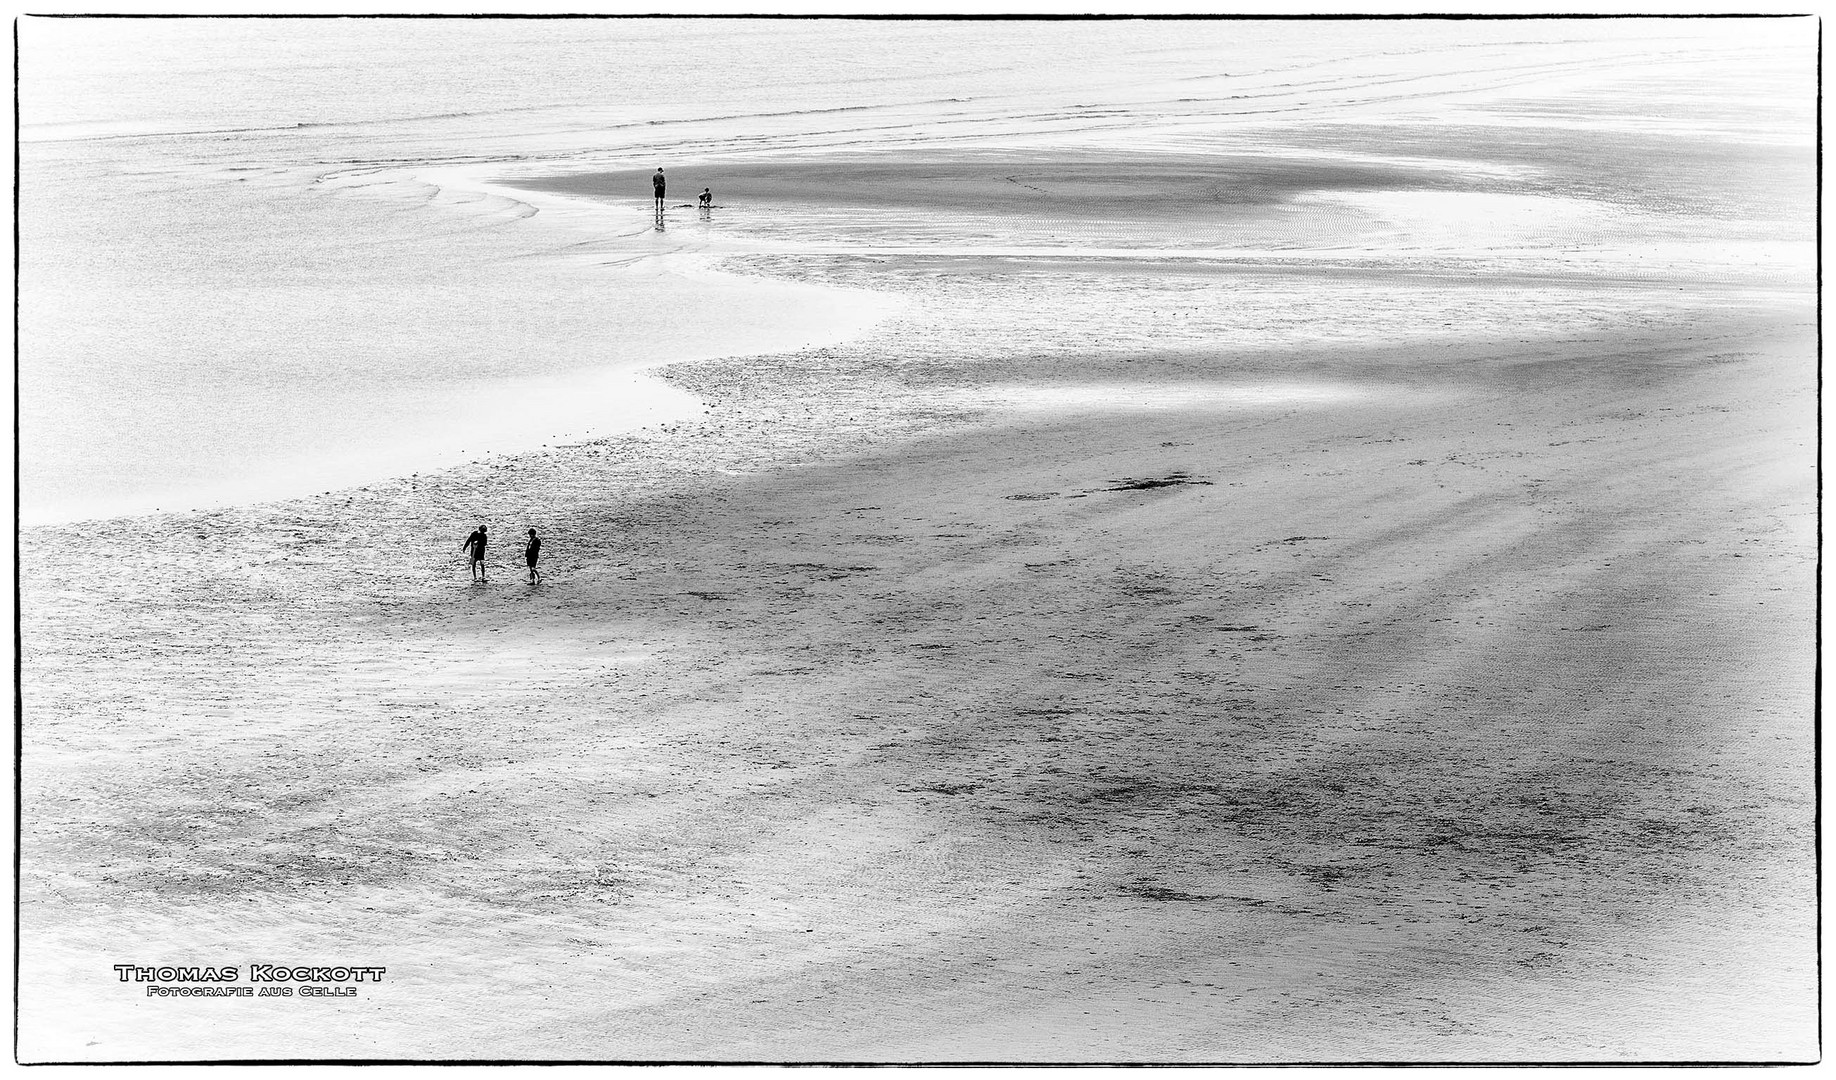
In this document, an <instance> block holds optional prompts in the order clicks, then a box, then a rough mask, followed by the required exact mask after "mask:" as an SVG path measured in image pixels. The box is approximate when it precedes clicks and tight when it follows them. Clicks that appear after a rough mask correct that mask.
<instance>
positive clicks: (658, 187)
mask: <svg viewBox="0 0 1836 1080" xmlns="http://www.w3.org/2000/svg"><path fill="white" fill-rule="evenodd" d="M650 189H651V190H652V191H654V192H656V194H657V213H659V214H661V213H662V212H663V167H662V166H661V165H659V166H657V171H656V173H655V175H653V176H651V178H650Z"/></svg>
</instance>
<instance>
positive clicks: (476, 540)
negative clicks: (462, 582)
mask: <svg viewBox="0 0 1836 1080" xmlns="http://www.w3.org/2000/svg"><path fill="white" fill-rule="evenodd" d="M459 547H460V549H461V550H463V551H464V552H465V553H466V554H467V555H468V556H470V557H471V562H472V580H473V581H483V580H484V579H485V565H484V553H485V527H484V526H483V525H480V526H478V528H476V529H474V530H472V535H470V536H468V537H466V538H465V543H463V544H460V545H459Z"/></svg>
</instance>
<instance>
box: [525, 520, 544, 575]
mask: <svg viewBox="0 0 1836 1080" xmlns="http://www.w3.org/2000/svg"><path fill="white" fill-rule="evenodd" d="M541 557H542V538H541V537H539V536H537V535H536V532H535V530H534V529H530V530H529V543H527V544H524V545H523V561H524V562H526V563H528V564H529V584H531V585H540V584H541V583H542V572H541V571H540V570H537V569H536V560H537V559H539V558H541Z"/></svg>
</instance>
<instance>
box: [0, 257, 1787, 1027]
mask: <svg viewBox="0 0 1836 1080" xmlns="http://www.w3.org/2000/svg"><path fill="white" fill-rule="evenodd" d="M742 265H745V264H744V263H742ZM803 266H804V268H803V272H804V273H805V274H809V275H811V276H813V277H816V278H819V279H823V280H826V281H829V282H831V283H837V284H861V283H863V282H864V281H866V280H868V279H872V280H874V281H876V282H878V283H879V284H881V285H882V286H885V285H886V284H887V283H888V280H889V279H888V278H887V277H886V276H885V275H886V274H887V272H888V271H887V270H886V268H885V266H884V265H882V264H881V263H880V262H879V261H878V260H876V259H874V258H870V257H863V258H859V259H847V258H838V259H831V260H827V261H822V260H816V261H815V262H806V263H805V264H803ZM750 267H751V269H753V270H755V271H761V272H762V271H774V272H778V271H782V270H783V269H784V267H783V265H782V264H781V261H778V260H774V259H771V258H760V259H757V260H753V261H752V263H751V264H750ZM1220 274H1222V275H1223V279H1224V280H1225V281H1227V283H1228V284H1230V285H1231V286H1232V287H1231V288H1230V289H1219V288H1211V287H1210V286H1211V285H1215V284H1216V283H1217V282H1218V281H1219V280H1220V277H1219V275H1220ZM1131 275H1132V276H1131ZM1366 276H1368V275H1366ZM1378 277H1379V278H1380V279H1382V280H1385V281H1388V280H1389V279H1388V278H1386V277H1384V276H1383V275H1378ZM1272 280H1274V281H1276V282H1277V283H1280V282H1286V283H1287V285H1286V286H1284V287H1289V288H1291V290H1292V292H1293V294H1294V295H1295V296H1296V297H1304V296H1311V297H1313V300H1312V302H1315V303H1326V302H1330V301H1331V300H1332V299H1333V298H1337V300H1339V301H1342V302H1346V303H1349V302H1351V300H1352V299H1355V298H1357V297H1359V296H1362V295H1364V293H1362V292H1360V291H1359V290H1360V289H1361V288H1363V284H1361V280H1362V279H1361V278H1360V274H1359V272H1357V271H1355V270H1349V269H1343V268H1341V269H1340V270H1339V271H1338V272H1337V277H1333V276H1331V275H1318V276H1313V277H1296V276H1295V275H1293V274H1289V275H1288V276H1287V277H1284V276H1283V275H1281V274H1277V275H1275V277H1274V278H1273V279H1272ZM1335 281H1337V282H1338V284H1334V282H1335ZM1195 282H1196V283H1197V284H1194V283H1195ZM897 284H898V285H899V287H900V288H902V289H904V290H905V292H906V294H907V296H908V299H911V301H912V306H911V308H910V309H909V310H908V311H907V312H906V313H905V314H903V315H901V316H899V317H897V318H895V319H893V320H891V321H890V322H888V323H887V324H884V325H882V326H881V327H880V328H879V329H878V330H877V331H876V332H875V333H873V334H872V335H870V336H868V337H866V338H863V339H861V340H858V341H856V342H853V343H849V344H846V345H840V346H835V347H832V348H827V349H821V350H812V351H805V352H800V353H794V354H787V355H778V356H769V357H754V358H729V359H726V360H719V361H707V362H701V363H697V364H693V365H683V366H678V367H675V368H669V369H665V374H666V376H667V377H668V378H669V379H670V380H671V381H672V382H674V383H675V384H676V385H678V386H680V387H682V388H684V389H687V390H689V391H690V392H692V393H694V394H696V395H698V396H699V397H701V398H702V399H703V400H704V401H705V402H706V403H707V406H708V411H707V412H706V413H705V414H704V415H703V417H702V419H700V420H698V421H695V422H692V423H685V424H681V425H676V426H672V427H670V428H667V429H660V430H652V431H647V432H642V433H637V434H632V435H625V436H619V437H616V438H612V439H607V440H602V441H596V442H590V443H584V444H580V445H574V446H567V447H558V448H553V449H550V450H548V451H545V452H543V453H539V454H533V455H524V456H519V457H514V458H507V459H498V460H494V461H491V462H487V463H481V464H478V465H475V466H471V467H466V468H460V469H455V470H452V471H449V472H444V473H440V474H434V475H426V476H421V477H416V478H411V479H404V480H399V481H391V482H385V483H378V484H373V485H370V486H368V487H366V488H362V489H357V490H353V491H348V492H341V493H337V494H335V495H333V496H327V497H322V498H319V499H314V500H304V501H298V502H292V503H281V504H271V505H267V506H259V507H247V508H240V509H235V510H226V511H221V512H210V513H202V514H194V515H174V516H168V517H163V518H157V519H141V520H133V521H120V522H112V523H98V524H86V525H79V526H70V527H64V528H56V529H41V530H33V531H30V532H28V533H27V534H26V535H25V536H24V538H23V545H24V546H23V550H22V565H23V566H24V567H26V571H25V575H24V582H23V585H24V590H25V592H24V602H23V608H22V610H23V611H24V612H25V613H26V622H25V626H24V638H23V643H24V662H25V670H26V673H27V674H26V679H25V683H24V695H25V707H26V710H27V715H28V716H29V717H32V718H34V723H33V724H31V725H30V726H29V727H28V729H27V733H26V743H25V753H26V759H25V760H26V770H25V774H24V794H25V799H26V805H27V806H28V807H30V808H31V809H32V811H33V812H32V813H31V815H30V816H29V818H28V820H27V828H26V832H25V836H24V844H25V846H24V858H25V860H26V865H27V866H28V867H29V868H31V871H32V872H31V873H29V874H28V875H27V877H26V879H25V881H24V896H23V901H22V903H23V906H22V920H23V922H24V925H25V927H26V928H27V930H28V933H27V935H26V937H25V939H24V942H23V952H22V974H23V978H24V980H25V985H26V986H27V987H28V988H30V990H31V992H30V993H29V994H27V995H26V996H24V997H23V999H22V1030H23V1031H24V1032H26V1039H25V1041H24V1042H23V1043H22V1056H23V1057H24V1058H26V1059H41V1058H42V1059H53V1060H119V1059H122V1058H131V1059H164V1058H174V1059H189V1058H222V1057H263V1058H269V1057H397V1056H406V1057H417V1058H429V1057H439V1058H449V1057H450V1058H516V1059H529V1058H557V1059H593V1060H716V1061H747V1060H760V1061H780V1060H791V1061H1014V1060H1019V1061H1159V1062H1180V1061H1193V1062H1269V1061H1311V1062H1325V1061H1369V1060H1388V1061H1437V1060H1467V1061H1471V1060H1495V1061H1552V1060H1553V1061H1615V1060H1645V1061H1651V1060H1804V1059H1806V1058H1807V1057H1810V1056H1814V1054H1815V1014H1814V1008H1815V996H1814V985H1815V984H1814V978H1815V972H1814V968H1813V966H1812V964H1813V958H1814V952H1813V949H1812V940H1813V938H1812V935H1813V932H1814V929H1813V911H1814V909H1813V906H1812V893H1811V889H1812V886H1813V862H1812V857H1811V854H1812V849H1811V844H1812V834H1811V816H1810V815H1811V800H1812V774H1811V767H1810V763H1811V754H1812V744H1811V727H1810V723H1809V718H1810V715H1811V709H1812V699H1811V689H1812V688H1811V682H1810V672H1811V670H1812V657H1811V649H1812V640H1813V637H1812V617H1813V613H1812V601H1813V596H1814V592H1813V588H1814V573H1815V546H1814V544H1815V520H1814V502H1813V492H1814V482H1815V477H1814V473H1813V470H1812V461H1813V457H1812V440H1813V438H1814V426H1813V425H1814V396H1813V394H1814V384H1815V371H1814V346H1813V336H1812V322H1811V320H1812V314H1811V311H1810V309H1809V306H1808V303H1807V300H1806V298H1803V297H1793V296H1790V295H1783V294H1777V293H1772V292H1762V291H1756V292H1754V293H1753V294H1752V295H1751V296H1746V297H1744V298H1743V297H1738V296H1737V297H1735V299H1734V300H1728V298H1727V297H1725V296H1724V297H1722V298H1721V299H1722V301H1723V302H1718V303H1713V304H1710V303H1703V302H1701V300H1700V295H1701V294H1700V293H1694V294H1692V296H1691V297H1687V298H1684V299H1672V300H1668V301H1665V300H1661V299H1660V298H1659V290H1657V289H1651V288H1641V289H1638V290H1635V291H1633V292H1628V291H1627V289H1626V287H1623V286H1616V285H1614V284H1611V283H1605V284H1603V283H1598V282H1596V283H1591V284H1585V285H1580V284H1572V283H1571V287H1572V288H1574V289H1576V290H1579V291H1581V292H1585V293H1586V294H1587V295H1590V296H1594V297H1595V298H1596V299H1597V301H1598V304H1599V305H1600V310H1599V311H1598V312H1594V313H1590V312H1589V311H1588V310H1587V309H1585V307H1584V306H1581V305H1577V304H1570V303H1562V304H1560V305H1553V302H1552V300H1551V297H1553V296H1555V292H1553V291H1550V290H1553V289H1554V286H1549V285H1547V284H1546V283H1545V286H1544V289H1545V291H1543V292H1540V293H1538V292H1535V291H1532V292H1531V293H1529V294H1528V297H1529V298H1528V299H1527V300H1526V301H1525V306H1526V310H1529V309H1532V308H1534V309H1542V308H1546V307H1549V306H1557V307H1559V308H1560V311H1561V315H1560V316H1559V318H1557V317H1556V316H1550V317H1551V318H1552V319H1556V320H1557V321H1556V322H1555V323H1552V324H1551V325H1550V326H1545V327H1534V326H1531V325H1529V324H1528V323H1525V324H1524V327H1523V331H1522V333H1521V334H1519V335H1516V336H1515V337H1512V338H1508V337H1507V335H1505V334H1501V333H1487V334H1473V333H1466V332H1461V333H1450V334H1448V335H1446V336H1444V337H1441V338H1438V339H1437V338H1422V339H1419V340H1416V341H1413V342H1404V343H1391V344H1385V343H1383V342H1382V341H1381V339H1380V338H1381V336H1380V335H1371V338H1372V340H1368V341H1367V343H1366V344H1364V345H1362V346H1357V345H1352V344H1345V343H1330V344H1313V345H1280V344H1275V345H1264V346H1260V347H1243V346H1233V345H1232V344H1231V343H1230V341H1229V337H1228V335H1227V334H1222V333H1220V327H1221V326H1224V325H1226V324H1227V323H1228V321H1229V318H1230V317H1231V316H1230V312H1232V311H1233V310H1235V309H1236V307H1237V305H1239V304H1240V303H1242V302H1243V298H1244V297H1246V296H1248V295H1250V294H1251V292H1252V283H1251V282H1250V281H1249V280H1248V275H1244V274H1243V273H1242V272H1241V271H1240V270H1233V269H1229V268H1226V269H1224V270H1218V269H1216V268H1214V269H1213V270H1211V271H1209V272H1207V273H1192V274H1184V275H1182V274H1179V273H1168V272H1166V268H1165V267H1164V266H1156V267H1147V268H1142V267H1136V268H1134V269H1133V270H1129V269H1127V268H1126V267H1123V268H1118V267H1115V266H1107V265H1106V266H1105V267H1104V268H1100V269H1093V270H1089V271H1088V272H1083V271H1080V272H1070V271H1068V270H1067V269H1066V268H1065V267H1064V266H1063V265H1056V264H1053V265H1046V266H1044V267H1040V266H1034V265H1031V264H1026V263H1024V262H1022V263H1014V262H1007V261H1001V260H993V261H988V260H983V261H976V260H946V261H944V262H939V263H933V264H927V263H926V262H925V261H924V260H913V261H912V262H910V263H908V264H905V265H904V266H903V267H902V268H901V269H900V270H899V271H898V280H897ZM1269 287H1270V288H1275V287H1276V286H1275V285H1270V286H1269ZM1448 289H1449V290H1451V291H1456V292H1457V289H1455V287H1454V286H1451V285H1450V286H1448ZM1156 290H1158V291H1156ZM1663 291H1665V292H1669V293H1672V294H1673V295H1674V289H1666V290H1663ZM1419 292H1421V293H1422V294H1423V295H1425V294H1426V290H1419ZM970 295H974V296H978V297H981V298H982V299H983V300H984V301H998V302H988V303H983V304H982V305H980V306H971V305H969V304H967V303H966V302H965V297H966V296H970ZM1515 295H1517V293H1515V292H1513V291H1512V288H1511V287H1510V286H1509V285H1508V284H1506V285H1505V286H1503V287H1501V290H1500V292H1499V294H1498V296H1499V297H1501V298H1499V299H1496V302H1495V306H1494V308H1493V309H1491V310H1490V311H1489V312H1488V317H1493V318H1501V317H1504V316H1505V315H1508V313H1509V310H1511V309H1510V302H1509V301H1507V300H1505V299H1502V297H1506V296H1515ZM1028 298H1030V299H1028ZM1131 298H1132V299H1131ZM1124 299H1127V300H1129V302H1130V303H1132V304H1134V305H1135V307H1134V308H1133V309H1132V311H1133V314H1129V313H1127V312H1128V311H1129V310H1131V309H1128V308H1125V307H1123V306H1121V305H1120V301H1122V300H1124ZM1736 301H1738V302H1736ZM1297 302H1300V301H1298V300H1297ZM1447 302H1449V303H1458V302H1460V301H1459V300H1458V297H1455V298H1454V299H1451V300H1448V301H1447ZM1661 304H1669V305H1671V306H1670V307H1669V308H1662V307H1660V305H1661ZM1416 309H1417V311H1418V313H1419V311H1420V310H1422V306H1421V305H1420V304H1417V305H1416ZM1371 310H1372V311H1373V312H1376V313H1377V314H1376V315H1374V316H1373V318H1376V317H1378V316H1379V315H1381V312H1380V311H1379V309H1377V308H1372V309H1371ZM1080 312H1081V313H1083V314H1082V315H1081V316H1080V314H1079V313H1080ZM1396 317H1397V318H1398V319H1405V318H1406V317H1407V315H1406V313H1400V314H1398V315H1397V316H1396ZM1641 322H1642V325H1641ZM1348 332H1349V331H1348ZM977 335H979V336H977ZM1104 335H1107V338H1105V337H1104ZM969 342H973V343H974V345H973V347H972V348H966V347H965V346H966V343H969ZM479 521H485V522H488V523H489V524H490V526H491V532H492V534H493V536H494V537H496V538H497V540H496V544H497V546H496V547H494V548H493V549H492V551H493V555H492V560H491V561H492V567H491V581H490V583H489V585H487V586H472V585H469V584H468V583H467V581H466V572H465V568H464V565H463V563H462V561H461V558H460V553H459V547H458V545H459V541H460V539H461V538H462V537H463V536H464V535H465V533H466V532H468V531H469V530H470V529H471V527H472V526H473V525H474V524H476V523H477V522H479ZM531 524H533V525H534V526H536V527H537V528H539V529H540V530H541V532H542V534H543V535H544V537H545V538H546V546H545V548H544V551H545V552H546V553H547V558H546V559H545V561H544V564H543V570H544V581H543V584H542V585H540V586H539V587H531V586H528V585H527V584H525V583H523V581H522V580H521V578H522V570H521V568H520V567H519V566H517V565H515V560H514V559H513V558H512V549H513V543H514V540H515V539H516V538H517V537H518V536H519V535H520V534H521V533H522V531H523V530H524V529H525V528H527V527H528V526H529V525H531ZM142 553H144V555H145V557H142ZM103 626H105V627H107V628H108V632H107V633H98V632H97V628H98V627H103ZM122 942H128V943H131V944H130V945H127V946H124V945H122V944H121V943H122ZM124 949H125V951H124ZM122 962H138V963H153V962H161V963H178V962H190V963H213V962H214V963H232V964H248V963H256V962H267V963H292V962H300V963H308V962H310V963H332V962H341V963H353V964H381V965H386V966H387V967H388V969H389V975H388V980H387V982H386V983H384V984H383V985H381V986H379V987H376V988H373V989H371V988H366V989H365V992H364V994H363V996H360V997H358V998H356V999H352V1000H338V1001H320V1002H314V1003H312V1007H313V1008H315V1009H316V1010H317V1013H315V1014H313V1015H314V1018H313V1019H312V1020H310V1021H302V1018H301V1010H302V1007H303V1006H304V1005H305V1004H306V1003H305V1002H301V1001H293V1002H278V1001H259V1000H258V1001H254V1002H247V1001H244V1002H231V1003H223V1002H199V1001H178V1000H148V999H146V998H144V997H141V996H138V995H139V994H140V993H141V991H140V988H138V987H135V986H124V985H122V984H120V983H118V982H117V981H116V979H115V975H114V973H113V971H112V970H111V969H110V965H111V964H114V963H122Z"/></svg>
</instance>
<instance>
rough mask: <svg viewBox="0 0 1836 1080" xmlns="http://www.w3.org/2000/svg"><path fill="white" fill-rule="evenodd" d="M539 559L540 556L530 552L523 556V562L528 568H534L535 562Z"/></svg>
mask: <svg viewBox="0 0 1836 1080" xmlns="http://www.w3.org/2000/svg"><path fill="white" fill-rule="evenodd" d="M540 557H541V556H539V555H537V554H535V553H534V552H530V553H528V554H526V555H524V556H523V560H524V561H525V562H527V563H528V564H529V565H530V566H534V565H535V564H536V560H537V559H538V558H540Z"/></svg>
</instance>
